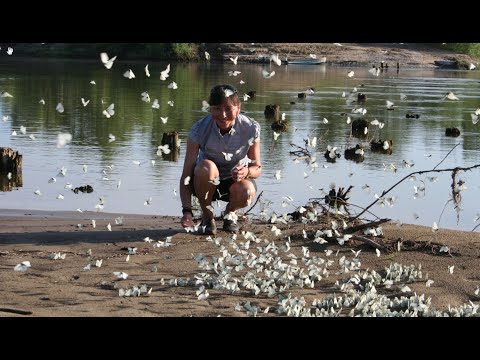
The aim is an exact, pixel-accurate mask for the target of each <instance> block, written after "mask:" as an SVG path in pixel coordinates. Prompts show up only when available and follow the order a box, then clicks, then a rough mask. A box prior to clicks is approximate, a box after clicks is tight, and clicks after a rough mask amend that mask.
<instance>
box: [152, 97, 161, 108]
mask: <svg viewBox="0 0 480 360" xmlns="http://www.w3.org/2000/svg"><path fill="white" fill-rule="evenodd" d="M152 108H154V109H160V104H159V103H158V99H155V100H153V104H152Z"/></svg>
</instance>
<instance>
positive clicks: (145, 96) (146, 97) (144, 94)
mask: <svg viewBox="0 0 480 360" xmlns="http://www.w3.org/2000/svg"><path fill="white" fill-rule="evenodd" d="M140 95H142V101H145V102H150V95H149V94H148V92H146V91H144V92H142V93H141V94H140Z"/></svg>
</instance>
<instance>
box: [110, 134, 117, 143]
mask: <svg viewBox="0 0 480 360" xmlns="http://www.w3.org/2000/svg"><path fill="white" fill-rule="evenodd" d="M115 140H116V138H115V135H113V134H108V142H113V141H115Z"/></svg>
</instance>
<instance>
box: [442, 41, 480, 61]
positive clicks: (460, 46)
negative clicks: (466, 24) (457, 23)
mask: <svg viewBox="0 0 480 360" xmlns="http://www.w3.org/2000/svg"><path fill="white" fill-rule="evenodd" d="M443 46H444V47H445V48H446V49H447V50H450V51H455V52H459V53H463V54H467V55H470V56H473V57H476V58H480V43H447V44H445V45H443Z"/></svg>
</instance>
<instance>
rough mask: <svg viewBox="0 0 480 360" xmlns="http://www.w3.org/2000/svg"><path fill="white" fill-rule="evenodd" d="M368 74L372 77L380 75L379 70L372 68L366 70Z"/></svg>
mask: <svg viewBox="0 0 480 360" xmlns="http://www.w3.org/2000/svg"><path fill="white" fill-rule="evenodd" d="M368 72H369V73H370V74H372V75H373V76H378V75H380V69H379V68H377V67H372V68H371V69H370V70H368Z"/></svg>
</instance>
